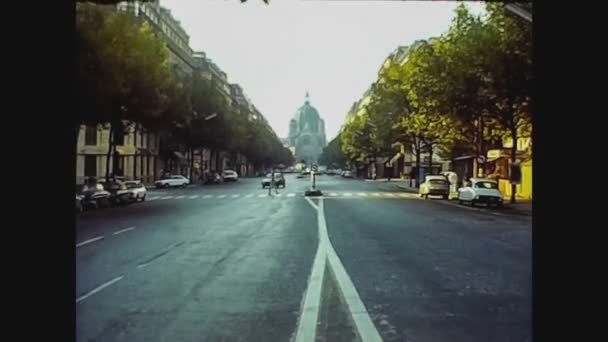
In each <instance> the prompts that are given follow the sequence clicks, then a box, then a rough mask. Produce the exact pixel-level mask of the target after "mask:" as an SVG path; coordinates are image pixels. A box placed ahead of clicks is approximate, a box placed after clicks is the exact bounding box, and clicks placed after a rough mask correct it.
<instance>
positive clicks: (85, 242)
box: [76, 235, 103, 248]
mask: <svg viewBox="0 0 608 342" xmlns="http://www.w3.org/2000/svg"><path fill="white" fill-rule="evenodd" d="M101 239H103V235H102V236H98V237H94V238H92V239H88V240H85V241H82V242H80V243H77V244H76V248H78V247H81V246H84V245H86V244H89V243H91V242H95V241H97V240H101Z"/></svg>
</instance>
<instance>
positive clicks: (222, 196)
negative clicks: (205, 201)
mask: <svg viewBox="0 0 608 342" xmlns="http://www.w3.org/2000/svg"><path fill="white" fill-rule="evenodd" d="M224 197H226V195H219V196H217V198H224Z"/></svg>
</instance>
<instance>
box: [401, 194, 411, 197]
mask: <svg viewBox="0 0 608 342" xmlns="http://www.w3.org/2000/svg"><path fill="white" fill-rule="evenodd" d="M399 197H403V198H407V197H410V194H399Z"/></svg>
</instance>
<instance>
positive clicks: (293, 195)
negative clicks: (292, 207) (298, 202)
mask: <svg viewBox="0 0 608 342" xmlns="http://www.w3.org/2000/svg"><path fill="white" fill-rule="evenodd" d="M295 196H296V194H295V193H293V192H292V193H289V194H287V197H295Z"/></svg>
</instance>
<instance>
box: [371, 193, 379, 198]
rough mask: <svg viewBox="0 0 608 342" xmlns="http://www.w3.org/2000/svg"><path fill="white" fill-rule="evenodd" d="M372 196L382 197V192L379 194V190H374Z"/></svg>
mask: <svg viewBox="0 0 608 342" xmlns="http://www.w3.org/2000/svg"><path fill="white" fill-rule="evenodd" d="M372 196H376V197H380V194H379V193H377V192H374V193H373V194H372Z"/></svg>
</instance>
